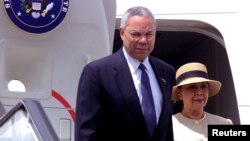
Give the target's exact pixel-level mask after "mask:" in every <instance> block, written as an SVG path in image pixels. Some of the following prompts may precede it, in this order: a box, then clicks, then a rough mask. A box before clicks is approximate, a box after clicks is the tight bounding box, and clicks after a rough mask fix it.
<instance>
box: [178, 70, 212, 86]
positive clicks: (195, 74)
mask: <svg viewBox="0 0 250 141" xmlns="http://www.w3.org/2000/svg"><path fill="white" fill-rule="evenodd" d="M189 77H203V78H206V79H208V75H207V73H206V72H204V71H189V72H186V73H183V74H181V75H180V76H179V77H178V78H177V79H176V83H177V84H179V83H181V81H183V80H184V79H187V78H189Z"/></svg>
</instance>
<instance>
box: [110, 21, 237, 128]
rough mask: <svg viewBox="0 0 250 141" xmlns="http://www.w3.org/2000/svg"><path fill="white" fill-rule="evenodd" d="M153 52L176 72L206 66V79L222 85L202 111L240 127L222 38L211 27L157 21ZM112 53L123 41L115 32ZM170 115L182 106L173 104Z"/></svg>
mask: <svg viewBox="0 0 250 141" xmlns="http://www.w3.org/2000/svg"><path fill="white" fill-rule="evenodd" d="M157 26H158V27H157V35H156V42H155V48H154V51H153V52H152V55H153V56H155V57H157V58H159V59H161V60H164V61H165V62H167V63H169V64H171V65H173V66H174V67H175V68H176V69H177V68H179V67H180V66H181V65H183V64H185V63H187V62H201V63H203V64H205V65H206V66H207V69H208V73H209V78H211V79H216V80H219V81H221V83H222V88H221V91H220V92H219V94H218V95H216V96H213V97H210V98H209V100H208V104H207V105H206V107H205V111H207V112H210V113H213V114H217V115H220V116H223V117H226V118H230V119H231V120H232V121H233V123H234V124H240V118H239V111H238V103H237V97H236V92H235V88H234V81H233V77H232V72H231V68H230V62H229V59H228V55H227V50H226V46H225V44H224V39H223V36H222V34H221V33H220V32H219V31H218V30H217V29H216V28H214V27H213V26H212V25H210V24H207V23H204V22H201V21H193V20H159V21H158V25H157ZM118 27H119V19H118V21H117V25H116V30H115V35H114V43H113V52H116V51H117V50H118V49H119V48H120V47H121V46H122V41H121V38H120V35H119V31H118V30H117V29H118ZM173 107H174V109H173V112H174V113H176V112H178V111H180V110H181V108H182V103H181V102H176V103H175V104H174V106H173Z"/></svg>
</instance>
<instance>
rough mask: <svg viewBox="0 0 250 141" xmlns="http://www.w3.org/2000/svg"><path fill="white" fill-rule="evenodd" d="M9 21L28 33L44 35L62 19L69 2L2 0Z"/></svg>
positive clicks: (55, 0)
mask: <svg viewBox="0 0 250 141" xmlns="http://www.w3.org/2000/svg"><path fill="white" fill-rule="evenodd" d="M3 1H4V7H5V10H6V12H7V14H8V16H9V18H10V19H11V21H12V22H13V23H14V24H15V25H16V26H17V27H19V28H21V29H22V30H24V31H26V32H30V33H45V32H48V31H51V30H52V29H54V28H55V27H57V26H58V25H59V24H60V23H61V22H62V21H63V19H64V17H65V15H66V13H67V11H68V7H69V0H3Z"/></svg>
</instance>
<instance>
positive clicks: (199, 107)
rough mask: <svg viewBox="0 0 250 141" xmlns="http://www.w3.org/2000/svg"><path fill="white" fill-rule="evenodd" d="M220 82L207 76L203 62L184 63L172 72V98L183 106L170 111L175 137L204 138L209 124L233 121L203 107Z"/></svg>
mask: <svg viewBox="0 0 250 141" xmlns="http://www.w3.org/2000/svg"><path fill="white" fill-rule="evenodd" d="M220 88H221V83H220V82H219V81H216V80H211V79H209V78H208V73H207V68H206V66H205V65H203V64H201V63H197V62H192V63H187V64H184V65H183V66H181V67H180V68H179V69H178V70H177V72H176V85H175V86H174V87H173V94H172V99H173V100H174V101H180V100H181V101H182V102H183V109H182V111H181V112H179V113H176V114H174V115H173V130H174V140H175V141H198V140H199V141H201V140H207V132H208V131H207V128H208V125H209V124H233V123H232V121H231V120H230V119H226V118H223V117H220V116H218V115H214V114H211V113H208V112H205V111H204V107H205V106H206V104H207V101H208V97H210V96H214V95H216V94H218V92H219V91H220Z"/></svg>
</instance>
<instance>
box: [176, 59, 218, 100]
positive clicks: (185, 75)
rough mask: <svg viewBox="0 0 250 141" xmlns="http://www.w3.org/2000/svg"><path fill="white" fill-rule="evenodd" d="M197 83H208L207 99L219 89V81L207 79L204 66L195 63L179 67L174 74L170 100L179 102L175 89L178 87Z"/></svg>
mask: <svg viewBox="0 0 250 141" xmlns="http://www.w3.org/2000/svg"><path fill="white" fill-rule="evenodd" d="M197 82H208V83H209V97H210V96H213V95H216V94H217V93H218V92H219V91H220V88H221V83H220V82H219V81H216V80H211V79H209V78H208V73H207V68H206V66H205V65H203V64H201V63H197V62H192V63H187V64H184V65H183V66H181V67H180V68H179V69H178V70H177V72H176V85H175V86H174V87H173V91H172V100H174V101H178V100H180V99H179V96H178V93H177V88H178V87H179V86H183V85H186V84H191V83H197Z"/></svg>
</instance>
